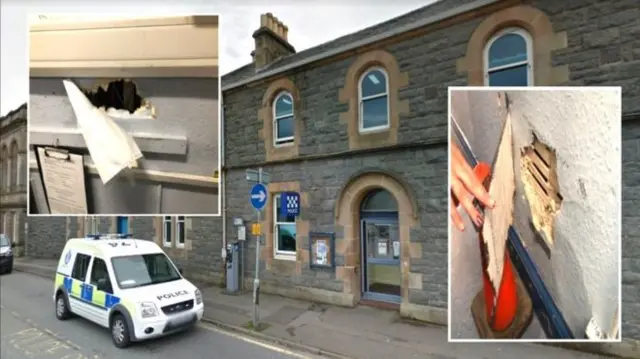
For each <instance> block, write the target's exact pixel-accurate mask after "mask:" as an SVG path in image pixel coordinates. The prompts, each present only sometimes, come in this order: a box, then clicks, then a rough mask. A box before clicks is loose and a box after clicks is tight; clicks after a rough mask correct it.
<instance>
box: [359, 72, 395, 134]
mask: <svg viewBox="0 0 640 359" xmlns="http://www.w3.org/2000/svg"><path fill="white" fill-rule="evenodd" d="M358 100H359V103H360V111H359V112H358V113H359V123H360V125H359V126H360V132H367V131H377V130H385V129H387V128H389V76H387V72H386V71H385V70H384V69H383V68H381V67H374V68H371V69H369V70H367V71H365V72H364V73H363V74H362V77H361V78H360V82H359V83H358Z"/></svg>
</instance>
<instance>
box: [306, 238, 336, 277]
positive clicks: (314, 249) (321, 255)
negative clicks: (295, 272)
mask: <svg viewBox="0 0 640 359" xmlns="http://www.w3.org/2000/svg"><path fill="white" fill-rule="evenodd" d="M309 246H310V248H309V262H310V263H309V265H310V267H311V268H333V266H334V260H333V258H334V255H335V241H334V234H333V233H326V232H312V233H309Z"/></svg>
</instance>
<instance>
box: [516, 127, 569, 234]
mask: <svg viewBox="0 0 640 359" xmlns="http://www.w3.org/2000/svg"><path fill="white" fill-rule="evenodd" d="M520 173H521V178H522V184H523V187H524V193H525V196H526V198H527V202H528V203H529V208H530V210H531V221H532V223H533V226H534V228H535V229H536V230H537V231H538V233H540V234H542V235H543V237H544V240H545V242H546V243H547V245H548V246H553V225H554V222H555V219H556V216H557V215H558V212H559V211H560V206H561V204H562V195H561V194H560V192H559V185H558V174H557V160H556V154H555V151H554V150H552V149H551V148H549V147H548V146H546V145H545V144H543V143H542V142H540V141H539V140H538V138H537V136H536V135H535V134H534V135H533V140H532V143H531V145H529V146H527V147H525V148H523V149H522V151H521V160H520Z"/></svg>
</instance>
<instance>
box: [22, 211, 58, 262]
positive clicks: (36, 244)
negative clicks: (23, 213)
mask: <svg viewBox="0 0 640 359" xmlns="http://www.w3.org/2000/svg"><path fill="white" fill-rule="evenodd" d="M66 236H67V218H66V217H28V220H27V241H26V255H27V256H28V257H34V258H52V259H58V258H60V253H62V250H63V249H64V245H65V243H66V242H67V237H66Z"/></svg>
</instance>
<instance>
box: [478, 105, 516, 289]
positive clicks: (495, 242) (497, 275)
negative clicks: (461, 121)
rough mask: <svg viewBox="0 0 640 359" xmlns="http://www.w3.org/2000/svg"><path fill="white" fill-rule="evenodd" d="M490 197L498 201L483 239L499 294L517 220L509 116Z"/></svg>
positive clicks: (487, 214)
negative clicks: (509, 240)
mask: <svg viewBox="0 0 640 359" xmlns="http://www.w3.org/2000/svg"><path fill="white" fill-rule="evenodd" d="M492 171H493V174H492V178H491V185H490V188H489V194H490V195H491V198H493V200H495V202H496V206H495V207H494V208H493V209H490V208H486V209H485V219H484V225H483V226H482V237H483V238H484V242H485V245H486V247H487V255H488V263H487V272H488V274H489V278H490V280H491V283H492V284H493V287H494V289H495V291H496V293H497V292H498V290H499V289H500V284H501V281H502V271H503V268H504V253H505V249H506V243H507V236H508V232H509V226H510V225H511V222H512V219H513V208H514V196H515V174H514V171H513V135H512V130H511V116H509V115H507V117H506V120H505V124H504V129H503V133H502V136H501V138H500V144H499V145H498V153H497V156H496V160H495V163H494V164H493V169H492Z"/></svg>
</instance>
